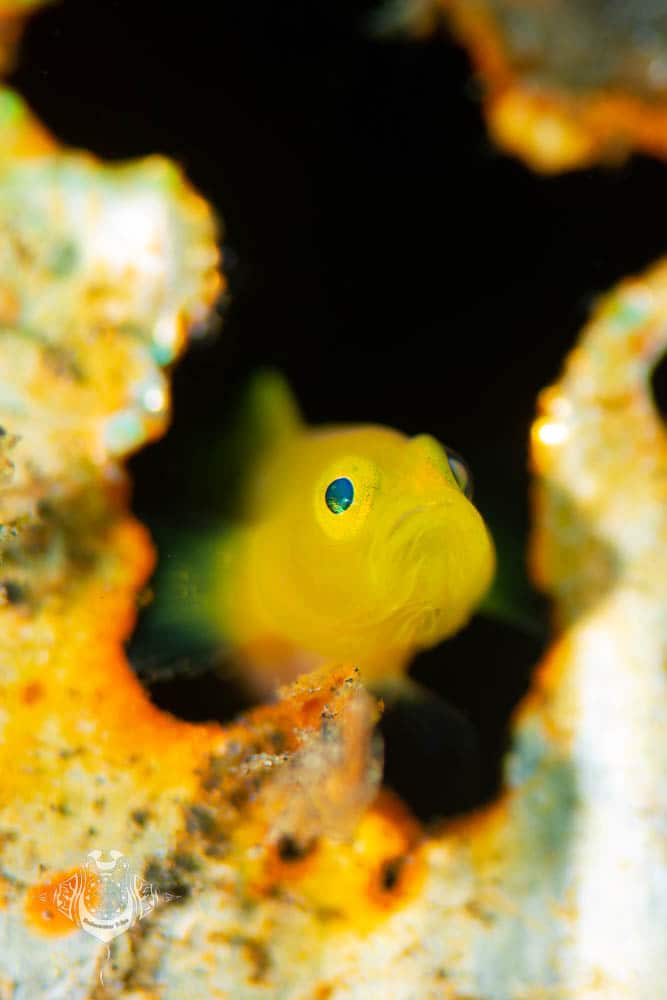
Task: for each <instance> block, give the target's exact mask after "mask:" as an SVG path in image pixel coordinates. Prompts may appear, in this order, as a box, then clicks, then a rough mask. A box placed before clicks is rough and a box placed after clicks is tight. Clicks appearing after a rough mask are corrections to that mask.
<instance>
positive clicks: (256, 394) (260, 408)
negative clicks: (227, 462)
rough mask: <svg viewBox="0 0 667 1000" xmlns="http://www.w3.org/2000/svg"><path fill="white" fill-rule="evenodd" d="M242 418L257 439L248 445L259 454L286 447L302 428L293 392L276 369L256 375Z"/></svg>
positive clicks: (250, 385) (248, 390) (264, 370)
mask: <svg viewBox="0 0 667 1000" xmlns="http://www.w3.org/2000/svg"><path fill="white" fill-rule="evenodd" d="M241 416H242V418H243V422H244V424H245V425H246V427H247V429H248V433H249V434H252V436H253V438H254V441H250V440H249V442H248V443H249V445H252V446H253V451H255V453H256V454H257V455H259V454H261V453H262V452H266V451H269V450H270V449H272V448H274V447H277V446H278V445H281V444H283V443H284V442H285V440H286V439H287V438H289V437H291V436H292V435H293V434H295V433H297V432H298V431H299V430H300V429H301V428H302V426H303V420H302V417H301V413H300V412H299V407H298V405H297V402H296V399H295V398H294V395H293V393H292V390H291V389H290V387H289V385H288V384H287V380H286V379H285V377H284V376H283V375H282V374H281V373H280V372H279V371H276V370H275V369H263V370H261V371H259V372H256V373H255V375H253V377H252V378H251V380H250V383H249V385H248V389H247V391H246V398H245V401H244V403H243V412H242V414H241Z"/></svg>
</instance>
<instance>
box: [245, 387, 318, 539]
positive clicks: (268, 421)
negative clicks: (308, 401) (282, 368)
mask: <svg viewBox="0 0 667 1000" xmlns="http://www.w3.org/2000/svg"><path fill="white" fill-rule="evenodd" d="M303 426H304V422H303V419H302V417H301V414H300V412H299V407H298V404H297V402H296V399H295V398H294V395H293V393H292V391H291V389H290V387H289V385H288V383H287V380H286V379H285V377H284V376H283V375H282V374H281V373H280V372H278V371H276V370H275V369H263V370H261V371H258V372H256V373H255V374H254V375H253V376H252V377H251V379H250V381H249V383H248V386H247V388H246V391H245V393H244V396H243V398H242V400H241V404H240V407H239V412H238V417H237V420H236V422H235V432H234V440H233V443H232V447H233V450H234V451H235V453H236V456H237V463H238V464H237V467H238V468H239V470H240V476H239V480H238V482H239V492H238V504H237V506H236V513H237V515H238V516H241V517H242V518H243V517H245V518H250V519H252V518H253V517H254V516H255V515H256V514H257V513H258V512H259V509H260V508H261V506H262V504H261V494H262V488H261V478H262V470H263V469H264V468H265V467H266V464H267V462H268V461H271V459H272V457H273V456H274V455H276V454H277V453H278V451H279V450H280V449H282V448H283V447H284V446H285V445H286V444H287V443H288V442H289V440H290V439H291V438H293V437H294V436H296V435H297V434H298V433H299V431H301V430H302V428H303Z"/></svg>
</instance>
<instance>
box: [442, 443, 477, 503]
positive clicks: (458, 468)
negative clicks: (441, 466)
mask: <svg viewBox="0 0 667 1000" xmlns="http://www.w3.org/2000/svg"><path fill="white" fill-rule="evenodd" d="M447 461H448V462H449V468H450V469H451V470H452V475H453V476H454V479H455V480H456V485H457V486H458V487H459V489H460V490H461V492H462V493H463V494H464V495H465V496H467V498H468V500H472V475H471V472H470V469H469V468H468V466H467V465H466V463H465V462H464V461H463V459H462V458H461V456H460V455H457V453H456V452H455V451H452V450H451V448H447Z"/></svg>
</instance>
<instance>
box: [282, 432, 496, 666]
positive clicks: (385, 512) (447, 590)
mask: <svg viewBox="0 0 667 1000" xmlns="http://www.w3.org/2000/svg"><path fill="white" fill-rule="evenodd" d="M466 476H467V470H466V467H465V464H464V463H463V461H462V460H461V459H460V457H459V456H457V455H455V454H454V453H452V452H449V451H448V450H447V449H445V448H444V447H443V446H442V445H441V444H439V443H438V442H437V441H436V440H435V439H434V438H432V437H430V436H429V435H419V436H418V437H415V438H408V437H407V436H406V435H404V434H402V433H400V432H398V431H394V430H390V429H388V428H384V427H376V426H360V427H345V428H327V429H318V430H315V431H306V432H304V433H303V434H301V435H300V436H299V437H298V438H294V439H293V440H292V441H291V443H290V448H289V450H287V451H284V452H283V454H282V456H281V457H280V458H279V461H278V464H277V465H274V466H273V467H272V470H271V472H270V474H269V475H267V477H266V478H265V482H264V487H263V492H264V494H265V495H267V496H270V497H272V498H273V508H274V512H273V515H272V519H271V541H270V542H269V541H267V546H266V552H267V556H268V557H270V558H271V559H272V560H273V563H274V571H275V575H274V585H275V587H277V588H278V590H280V589H285V592H287V590H289V595H288V596H286V598H285V601H284V604H285V606H286V607H287V606H289V608H290V609H291V610H290V614H291V618H292V621H291V622H290V625H291V628H290V629H289V631H292V632H293V634H294V635H295V636H296V635H297V634H298V635H299V636H307V637H308V639H309V642H310V645H311V646H314V647H316V648H318V649H320V650H321V651H322V652H323V653H325V654H327V655H335V654H336V653H341V652H342V653H345V652H346V651H347V649H348V648H349V652H350V655H353V656H354V655H356V656H358V657H362V656H363V655H364V654H365V652H366V650H367V647H369V645H373V646H375V647H377V648H378V649H382V648H387V649H396V648H403V649H413V648H422V647H427V646H430V645H433V644H434V643H436V642H438V641H439V640H440V639H442V638H445V637H446V636H447V635H448V634H450V633H451V632H453V631H454V630H455V629H457V628H458V627H459V626H460V625H462V624H463V623H464V622H465V621H466V620H467V618H468V617H469V615H470V614H471V612H472V611H473V609H474V607H475V605H476V604H477V603H478V602H479V600H480V599H481V598H482V596H483V594H484V592H485V591H486V589H487V588H488V586H489V583H490V581H491V578H492V575H493V570H494V550H493V544H492V542H491V539H490V537H489V533H488V531H487V529H486V526H485V524H484V521H483V519H482V517H481V515H480V514H479V512H478V511H477V510H476V508H475V507H474V506H473V504H472V502H471V500H470V499H469V496H467V495H466V493H469V482H468V481H467V479H466ZM269 554H270V556H269ZM274 592H276V593H277V591H274ZM278 601H279V602H280V596H279V597H278ZM298 609H301V614H300V615H299V611H298ZM295 616H296V617H295ZM296 618H298V620H296Z"/></svg>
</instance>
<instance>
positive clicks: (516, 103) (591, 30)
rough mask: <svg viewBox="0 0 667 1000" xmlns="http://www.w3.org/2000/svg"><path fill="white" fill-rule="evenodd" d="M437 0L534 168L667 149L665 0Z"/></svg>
mask: <svg viewBox="0 0 667 1000" xmlns="http://www.w3.org/2000/svg"><path fill="white" fill-rule="evenodd" d="M434 6H436V7H438V8H441V9H443V10H444V11H445V12H446V14H447V16H448V18H449V21H450V23H451V25H452V27H453V30H454V32H455V34H456V35H457V36H458V37H459V38H460V40H461V41H462V42H463V44H464V45H465V46H466V48H468V49H469V51H470V53H471V55H472V58H473V61H474V63H475V66H476V68H477V70H478V72H479V74H480V76H481V78H482V81H483V82H484V84H485V90H486V96H485V111H486V115H487V119H488V122H489V127H490V130H491V132H492V134H493V136H494V138H495V140H496V141H497V142H498V144H499V145H500V146H502V147H504V148H505V149H506V150H508V152H512V153H515V154H517V155H519V156H520V157H522V158H523V159H524V160H525V161H526V162H527V163H528V164H529V165H530V166H532V167H533V168H534V169H536V170H542V171H545V172H549V171H554V170H566V169H571V168H573V167H582V166H588V165H590V164H592V163H595V162H598V161H615V160H619V159H622V158H623V157H625V156H626V155H627V154H628V153H629V152H631V151H632V150H633V149H638V150H640V151H643V152H648V153H651V154H653V155H656V156H660V157H663V158H664V157H665V156H666V155H667V9H666V8H665V4H664V3H663V2H662V0H648V2H647V0H641V2H636V0H553V2H547V3H543V2H540V0H519V2H517V0H436V2H435V5H434ZM426 9H428V7H427V8H426ZM431 9H432V8H431ZM424 10H425V5H424V4H423V3H420V4H415V5H414V7H413V15H414V16H417V15H421V18H423V16H424Z"/></svg>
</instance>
